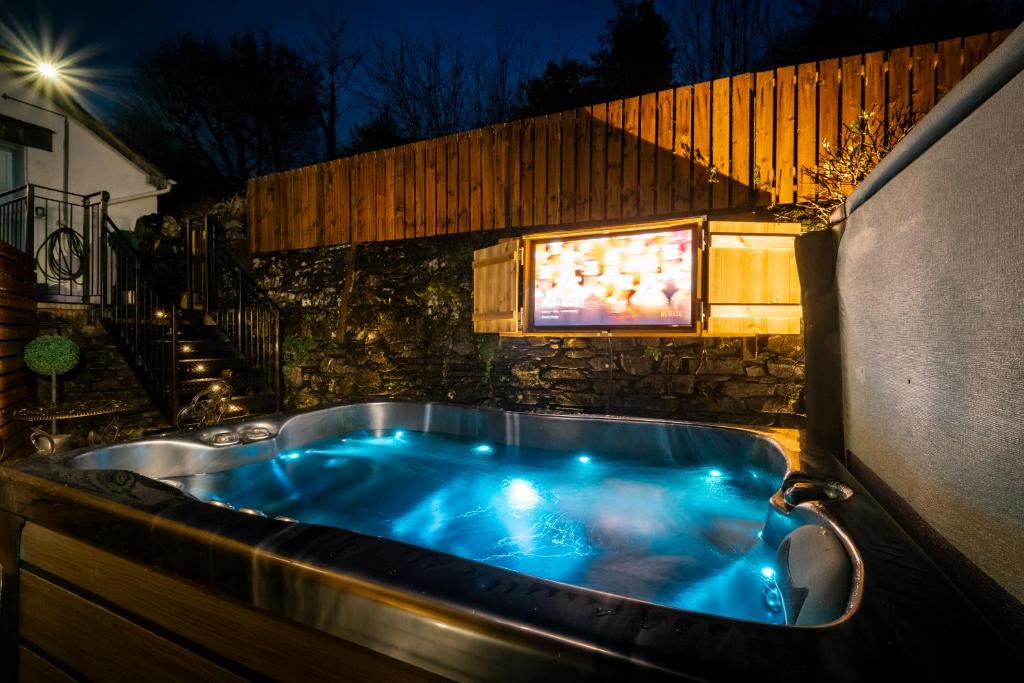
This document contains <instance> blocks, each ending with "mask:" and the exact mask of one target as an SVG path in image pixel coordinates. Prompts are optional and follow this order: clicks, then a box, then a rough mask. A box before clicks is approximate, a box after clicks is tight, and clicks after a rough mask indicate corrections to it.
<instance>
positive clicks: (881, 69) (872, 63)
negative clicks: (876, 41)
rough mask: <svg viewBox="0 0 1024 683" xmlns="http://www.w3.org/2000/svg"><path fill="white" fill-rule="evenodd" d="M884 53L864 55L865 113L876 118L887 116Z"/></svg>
mask: <svg viewBox="0 0 1024 683" xmlns="http://www.w3.org/2000/svg"><path fill="white" fill-rule="evenodd" d="M886 66H887V65H886V61H885V53H884V52H869V53H868V54H866V55H864V111H867V112H873V114H874V116H876V117H878V116H885V72H886Z"/></svg>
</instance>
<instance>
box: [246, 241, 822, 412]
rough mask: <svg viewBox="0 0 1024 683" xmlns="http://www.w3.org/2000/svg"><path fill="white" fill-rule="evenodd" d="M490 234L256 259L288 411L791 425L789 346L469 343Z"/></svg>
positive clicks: (793, 375) (791, 338)
mask: <svg viewBox="0 0 1024 683" xmlns="http://www.w3.org/2000/svg"><path fill="white" fill-rule="evenodd" d="M493 242H494V237H493V236H488V235H460V236H453V237H441V238H437V237H435V238H428V239H419V240H403V241H398V242H382V243H374V244H369V245H359V246H358V247H355V248H356V250H357V251H356V255H355V268H354V270H355V277H354V284H353V289H352V294H351V297H350V299H349V302H348V306H347V310H346V311H345V313H344V315H345V316H346V324H345V329H344V330H340V329H339V326H340V318H341V317H342V315H343V309H345V306H344V304H343V303H342V302H343V299H344V296H343V291H344V289H345V275H346V268H347V262H348V257H349V256H350V254H349V250H350V249H352V247H348V246H342V247H326V248H317V249H307V250H301V251H291V252H281V253H273V254H259V255H257V256H256V257H254V258H253V259H252V265H253V269H254V273H255V274H256V276H257V280H258V281H259V282H260V283H261V284H262V285H263V286H264V287H265V288H266V289H267V290H268V291H269V292H270V293H271V296H272V297H273V298H274V299H275V301H277V302H278V303H279V304H280V305H281V306H282V307H283V308H284V310H285V315H286V336H287V338H286V353H285V361H286V367H285V381H286V385H287V392H286V404H287V405H288V406H290V407H304V406H313V405H318V404H321V403H324V402H331V401H349V400H363V399H372V398H402V399H412V400H434V401H451V402H457V403H469V404H483V405H493V406H498V407H502V408H509V409H513V410H549V411H559V412H588V413H610V414H618V415H637V416H647V417H669V418H675V419H693V420H709V421H717V422H731V423H745V424H774V425H785V426H800V425H801V424H802V419H803V418H802V415H801V413H802V412H803V408H802V393H803V377H804V369H803V362H802V359H803V349H802V346H801V338H800V337H799V336H796V335H787V336H760V337H756V338H746V339H740V338H722V339H706V340H700V339H694V338H678V337H677V338H664V339H656V338H615V339H611V340H609V339H607V338H560V337H524V338H500V339H499V338H498V337H497V336H496V335H478V334H474V333H473V332H472V322H471V314H472V251H473V249H475V248H480V247H482V246H487V245H488V244H491V243H493Z"/></svg>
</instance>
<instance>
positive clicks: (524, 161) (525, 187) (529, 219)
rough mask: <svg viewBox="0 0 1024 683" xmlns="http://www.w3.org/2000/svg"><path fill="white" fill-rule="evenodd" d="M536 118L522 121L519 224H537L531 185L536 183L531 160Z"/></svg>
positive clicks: (533, 165)
mask: <svg viewBox="0 0 1024 683" xmlns="http://www.w3.org/2000/svg"><path fill="white" fill-rule="evenodd" d="M536 125H537V119H536V118H530V119H526V120H525V121H523V136H522V145H521V152H520V153H521V162H520V164H519V173H520V196H521V204H522V207H523V221H522V223H520V224H519V225H520V226H523V227H525V226H529V225H536V224H537V220H536V218H537V216H536V212H535V211H534V202H533V186H534V185H535V184H536V180H535V173H534V167H535V166H536V164H534V160H533V153H534V147H535V140H536V130H535V128H536Z"/></svg>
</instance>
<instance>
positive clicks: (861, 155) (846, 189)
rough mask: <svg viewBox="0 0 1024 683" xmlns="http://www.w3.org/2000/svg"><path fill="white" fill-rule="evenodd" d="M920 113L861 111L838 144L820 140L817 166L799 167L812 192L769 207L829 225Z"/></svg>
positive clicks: (807, 223) (811, 224)
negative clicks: (812, 194)
mask: <svg viewBox="0 0 1024 683" xmlns="http://www.w3.org/2000/svg"><path fill="white" fill-rule="evenodd" d="M918 118H919V117H918V116H917V115H915V114H914V113H913V112H912V111H911V110H909V109H904V110H896V111H891V112H889V116H888V117H885V116H883V115H882V114H881V113H879V112H876V111H862V112H861V113H860V116H858V117H857V119H856V120H855V121H854V122H853V123H849V124H846V125H845V126H844V128H843V130H842V131H841V135H840V139H839V144H832V143H831V142H830V141H829V140H822V142H821V155H820V156H821V161H820V163H819V164H818V166H817V168H808V167H806V166H805V167H804V168H803V169H802V171H803V174H804V176H805V177H806V178H807V181H808V182H809V184H810V186H811V187H812V188H813V193H814V196H813V197H810V198H808V199H805V200H802V201H801V203H800V204H790V205H782V206H779V205H774V206H771V207H769V208H771V210H772V211H773V212H774V213H776V214H777V215H779V216H782V217H783V218H785V219H787V220H792V221H799V222H800V223H802V224H803V227H804V229H805V230H824V229H826V228H828V227H829V218H830V217H831V215H832V212H833V211H835V210H836V208H838V207H839V206H841V205H842V204H844V203H845V202H846V198H847V197H849V196H850V193H851V192H853V189H854V188H855V187H857V185H859V184H860V182H861V181H862V180H864V178H865V177H867V175H868V174H869V173H871V171H872V170H874V168H875V166H877V165H878V163H879V162H880V161H881V160H882V159H883V158H885V155H886V154H888V153H889V151H890V150H892V148H893V147H895V146H896V144H897V143H898V142H899V141H900V140H902V139H903V137H904V136H905V135H906V134H907V133H908V132H910V129H911V128H912V127H913V125H914V124H915V123H916V122H917V119H918Z"/></svg>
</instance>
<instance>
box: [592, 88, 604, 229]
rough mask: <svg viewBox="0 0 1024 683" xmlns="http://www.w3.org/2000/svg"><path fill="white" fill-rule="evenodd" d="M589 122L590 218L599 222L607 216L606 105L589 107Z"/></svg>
mask: <svg viewBox="0 0 1024 683" xmlns="http://www.w3.org/2000/svg"><path fill="white" fill-rule="evenodd" d="M590 121H591V129H590V130H591V134H590V150H591V153H590V218H591V220H598V221H601V220H604V219H605V217H606V216H607V215H608V214H607V202H608V193H607V183H608V104H607V103H603V104H595V105H594V106H593V107H591V108H590Z"/></svg>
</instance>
